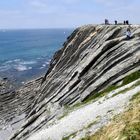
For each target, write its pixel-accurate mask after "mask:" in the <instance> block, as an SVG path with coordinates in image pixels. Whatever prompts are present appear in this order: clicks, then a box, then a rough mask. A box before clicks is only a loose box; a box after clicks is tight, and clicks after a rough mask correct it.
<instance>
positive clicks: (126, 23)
mask: <svg viewBox="0 0 140 140" xmlns="http://www.w3.org/2000/svg"><path fill="white" fill-rule="evenodd" d="M114 22H115V25H118V21H117V20H115V21H114ZM109 24H110V23H109V20H108V19H105V25H109ZM119 24H123V25H129V20H124V22H123V23H119Z"/></svg>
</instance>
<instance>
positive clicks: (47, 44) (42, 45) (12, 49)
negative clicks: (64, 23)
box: [0, 29, 73, 84]
mask: <svg viewBox="0 0 140 140" xmlns="http://www.w3.org/2000/svg"><path fill="white" fill-rule="evenodd" d="M72 31H73V29H26V30H25V29H24V30H23V29H22V30H0V77H1V78H8V79H9V80H10V81H13V82H15V83H18V84H20V83H25V82H27V81H29V80H32V79H35V78H37V77H40V76H42V75H44V74H45V73H46V72H47V69H48V66H49V63H50V61H51V59H52V57H53V55H54V53H55V52H56V51H57V50H59V49H60V48H62V47H63V43H64V42H65V41H66V39H67V37H68V36H69V35H70V34H71V33H72Z"/></svg>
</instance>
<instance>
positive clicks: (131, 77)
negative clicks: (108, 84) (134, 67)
mask: <svg viewBox="0 0 140 140" xmlns="http://www.w3.org/2000/svg"><path fill="white" fill-rule="evenodd" d="M139 78H140V71H136V72H134V73H132V74H130V75H128V76H126V77H125V78H124V80H123V83H122V85H126V84H129V83H131V82H133V81H135V80H137V79H139Z"/></svg>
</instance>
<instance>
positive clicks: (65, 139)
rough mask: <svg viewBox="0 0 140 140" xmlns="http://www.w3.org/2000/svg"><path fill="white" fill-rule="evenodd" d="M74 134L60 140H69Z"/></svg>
mask: <svg viewBox="0 0 140 140" xmlns="http://www.w3.org/2000/svg"><path fill="white" fill-rule="evenodd" d="M75 135H76V133H73V134H70V135H69V136H66V137H64V138H62V140H69V139H70V138H71V137H72V138H73V137H75Z"/></svg>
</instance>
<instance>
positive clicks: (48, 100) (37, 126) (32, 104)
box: [0, 25, 140, 140]
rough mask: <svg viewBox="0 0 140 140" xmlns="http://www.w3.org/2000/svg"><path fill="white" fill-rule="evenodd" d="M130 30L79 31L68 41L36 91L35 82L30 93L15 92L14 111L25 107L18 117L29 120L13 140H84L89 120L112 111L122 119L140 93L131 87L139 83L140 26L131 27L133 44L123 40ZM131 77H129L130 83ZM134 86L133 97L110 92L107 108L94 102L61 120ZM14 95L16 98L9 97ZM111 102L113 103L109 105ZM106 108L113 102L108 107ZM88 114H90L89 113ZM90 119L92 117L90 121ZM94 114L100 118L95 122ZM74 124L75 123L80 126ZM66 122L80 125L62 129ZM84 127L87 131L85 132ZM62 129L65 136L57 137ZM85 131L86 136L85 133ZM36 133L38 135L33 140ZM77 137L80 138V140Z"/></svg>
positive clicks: (92, 27) (121, 27) (122, 27)
mask: <svg viewBox="0 0 140 140" xmlns="http://www.w3.org/2000/svg"><path fill="white" fill-rule="evenodd" d="M127 28H128V26H127V25H87V26H83V27H80V28H77V29H76V30H75V31H74V32H73V33H72V34H71V35H70V36H69V37H68V38H67V41H66V42H65V43H64V45H63V48H62V49H61V50H59V51H58V52H56V53H55V55H54V57H53V59H52V61H51V63H50V67H49V70H48V72H47V73H46V75H45V76H44V77H43V78H42V81H41V82H38V84H37V87H36V82H31V83H30V84H27V85H28V86H25V87H28V90H27V88H26V90H25V87H22V88H21V89H19V90H18V91H19V92H18V91H15V96H14V97H12V101H13V102H12V103H14V102H15V101H16V106H17V105H18V104H19V105H21V107H20V108H23V109H21V113H20V114H21V115H22V114H25V113H26V115H25V117H24V121H23V122H24V123H23V125H22V126H21V124H20V126H19V127H20V128H18V131H17V132H16V133H14V135H13V136H12V137H11V138H10V139H11V140H25V139H27V138H29V139H31V140H32V139H33V140H34V139H38V140H44V139H45V138H46V139H49V138H50V139H53V140H59V139H60V140H61V139H62V138H64V137H66V136H69V138H70V135H71V139H72V134H73V135H74V134H75V139H80V138H81V137H82V136H84V135H86V132H85V131H86V129H85V128H84V127H86V126H85V125H89V124H91V121H92V123H93V120H90V118H92V117H93V118H94V117H95V118H96V117H98V116H99V115H101V114H106V113H107V112H108V111H109V110H116V113H114V115H116V114H118V113H120V110H121V109H122V108H123V107H124V106H125V104H127V103H128V101H129V99H130V98H131V97H132V96H133V95H134V94H136V93H137V92H138V91H139V90H140V88H139V85H138V84H137V82H138V81H135V83H131V82H133V81H134V80H136V79H138V78H139V73H138V71H139V70H140V26H138V25H132V26H131V31H132V38H131V39H130V40H127V38H126V36H125V32H126V29H127ZM131 74H132V75H133V74H134V75H135V74H136V76H134V75H133V76H134V77H135V78H132V80H130V82H126V83H125V82H124V81H125V79H127V76H130V75H131ZM132 75H131V76H132ZM131 76H130V77H129V78H130V79H131ZM133 76H132V77H133ZM128 81H129V80H128ZM33 83H34V84H33ZM129 83H130V85H129ZM127 84H128V85H127ZM134 85H135V89H131V90H130V91H131V92H132V93H133V94H132V95H131V94H130V93H128V94H124V95H118V96H115V95H114V94H117V93H118V91H116V90H114V93H112V92H111V90H109V91H108V92H109V94H108V95H107V97H106V98H107V99H108V100H107V101H105V102H104V106H106V108H104V106H101V105H100V104H99V105H95V104H96V102H95V103H92V104H90V105H87V106H86V107H87V108H86V107H85V108H82V107H81V108H80V109H79V110H76V111H77V112H76V111H75V112H73V113H74V114H73V116H70V115H71V114H70V115H69V116H66V117H64V120H63V115H64V114H65V113H66V112H67V111H68V110H71V108H74V106H77V105H80V104H83V103H85V102H87V101H88V100H89V99H90V100H91V101H92V98H93V99H95V97H98V96H99V95H104V93H106V92H107V91H106V89H108V88H110V87H114V88H115V89H117V88H118V90H119V92H122V91H123V90H126V89H128V88H130V87H133V86H134ZM125 86H126V87H125ZM133 88H134V87H133ZM21 91H22V92H21ZM23 91H24V92H23ZM105 91H106V92H105ZM110 92H111V93H110ZM17 93H18V94H17ZM23 93H24V94H25V95H23ZM7 95H8V94H7ZM7 95H6V96H7ZM10 95H12V96H13V94H11V93H10ZM17 95H18V98H17ZM113 95H114V96H113ZM125 95H126V96H125ZM19 96H20V97H19ZM111 96H113V97H114V98H112V99H110V97H111ZM8 97H9V96H8ZM30 99H31V100H30ZM104 100H105V97H102V98H100V99H99V100H98V102H103V101H104ZM9 101H11V99H8V105H9V104H10V105H11V103H9ZM21 101H22V102H21ZM107 102H110V104H108V103H107ZM113 103H114V104H113ZM14 104H15V103H14ZM23 104H25V105H23ZM5 106H7V105H5ZM23 106H24V107H23ZM111 107H112V108H111ZM109 108H110V109H109ZM117 108H118V110H117ZM27 110H28V111H27ZM88 110H90V111H91V112H88ZM93 110H96V112H98V110H99V112H100V113H99V114H97V113H95V112H92V111H93ZM78 111H79V112H80V113H78ZM2 113H3V112H2ZM88 113H89V114H90V115H89V116H88ZM4 114H6V113H4ZM66 114H67V113H66ZM80 114H81V115H83V117H84V118H85V119H82V118H81V117H79V120H77V119H76V116H79V115H80ZM91 114H96V115H95V116H92V115H91ZM0 115H1V114H0ZM6 116H7V115H6ZM87 116H88V117H87ZM107 117H108V119H107V121H104V123H103V122H102V121H103V120H102V117H101V119H100V121H101V122H100V123H99V124H101V123H102V124H103V125H105V124H106V123H107V122H108V121H109V119H110V117H113V115H112V116H110V115H109V116H107ZM60 118H62V120H61V119H60ZM95 118H94V119H95ZM4 119H5V115H4ZM74 120H77V122H76V121H74ZM86 120H90V121H89V122H88V121H86ZM68 122H71V123H73V124H75V123H78V122H79V125H73V126H74V127H72V126H71V125H70V124H69V125H66V126H64V124H65V123H68ZM84 122H86V124H84ZM81 123H82V124H84V125H83V126H82V125H81ZM55 124H56V125H55ZM57 124H58V125H57ZM93 124H94V123H93ZM93 124H92V125H93ZM62 125H63V126H62ZM103 125H98V127H97V126H96V128H94V129H92V133H93V132H94V131H93V130H96V129H97V128H98V129H99V128H101V127H102V126H103ZM48 127H50V129H49V128H48ZM62 127H63V129H62ZM65 127H66V128H65ZM46 128H48V129H46ZM59 128H60V130H61V132H59V131H57V130H58V129H59ZM83 128H84V132H85V133H84V132H82V131H83ZM42 129H45V130H44V131H43V133H39V132H38V131H39V130H42ZM87 130H88V128H87ZM52 131H53V133H52ZM79 131H81V133H80V132H79ZM36 132H38V133H39V134H40V135H39V136H38V135H35V137H32V136H33V135H34V134H35V133H36ZM78 132H79V134H77V133H78ZM45 133H46V135H47V136H48V137H47V136H46V135H45ZM54 133H56V136H54ZM41 134H42V137H41ZM80 135H81V136H80ZM76 136H77V137H76ZM73 139H74V138H73Z"/></svg>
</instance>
